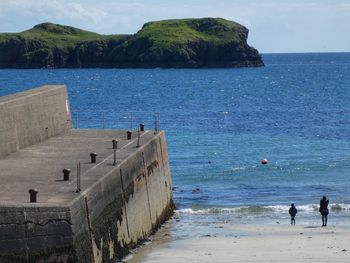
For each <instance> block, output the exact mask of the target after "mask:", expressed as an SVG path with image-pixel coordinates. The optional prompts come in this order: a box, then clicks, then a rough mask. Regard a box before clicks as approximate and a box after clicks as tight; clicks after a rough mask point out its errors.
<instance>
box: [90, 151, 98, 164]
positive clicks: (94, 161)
mask: <svg viewBox="0 0 350 263" xmlns="http://www.w3.org/2000/svg"><path fill="white" fill-rule="evenodd" d="M90 157H91V163H96V157H97V153H90Z"/></svg>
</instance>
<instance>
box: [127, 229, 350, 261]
mask: <svg viewBox="0 0 350 263" xmlns="http://www.w3.org/2000/svg"><path fill="white" fill-rule="evenodd" d="M177 224H181V222H179V223H177ZM172 227H176V225H174V226H172ZM215 228H220V229H222V230H224V233H226V234H225V235H212V234H205V233H204V234H203V235H202V236H197V237H190V236H188V237H182V238H174V237H172V234H171V231H170V232H169V229H166V228H163V229H161V230H160V231H159V232H158V233H157V234H156V235H155V236H153V238H152V239H153V240H152V242H149V243H148V244H146V245H144V246H143V247H141V248H139V249H138V250H136V251H135V253H134V254H132V255H131V256H130V257H129V258H128V259H125V261H124V262H128V263H140V262H143V263H151V262H152V263H164V262H166V263H179V262H186V263H191V262H332V263H333V262H343V263H344V262H350V228H349V227H343V226H331V225H330V226H327V227H320V226H307V225H296V226H291V225H288V224H283V225H282V224H275V225H272V224H271V225H268V224H266V225H265V224H260V225H258V224H221V225H216V226H215Z"/></svg>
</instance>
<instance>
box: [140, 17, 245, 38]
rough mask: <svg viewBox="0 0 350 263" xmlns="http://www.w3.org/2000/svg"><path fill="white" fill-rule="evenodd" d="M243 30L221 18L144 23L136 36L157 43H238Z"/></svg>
mask: <svg viewBox="0 0 350 263" xmlns="http://www.w3.org/2000/svg"><path fill="white" fill-rule="evenodd" d="M245 30H246V29H245V28H244V27H243V26H241V25H239V24H237V23H235V22H232V21H228V20H225V19H222V18H202V19H174V20H163V21H157V22H149V23H146V24H145V25H144V26H143V28H142V29H141V30H140V31H139V32H138V33H137V35H138V36H140V37H148V38H150V39H152V40H153V41H155V42H158V43H173V44H186V43H188V42H193V41H206V42H215V43H220V42H221V43H222V42H228V41H236V42H238V41H240V39H241V37H240V34H241V33H242V32H245Z"/></svg>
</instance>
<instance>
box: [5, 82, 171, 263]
mask: <svg viewBox="0 0 350 263" xmlns="http://www.w3.org/2000/svg"><path fill="white" fill-rule="evenodd" d="M61 88H62V89H64V91H63V92H64V93H65V92H66V91H65V88H64V87H61ZM45 89H50V87H46V88H45ZM48 92H49V91H48ZM32 96H33V94H32ZM64 103H66V102H65V101H64ZM66 113H67V112H65V113H64V114H66ZM2 114H4V113H2ZM62 114H63V113H62ZM1 116H3V115H1ZM112 139H117V140H118V150H117V159H116V164H115V165H113V157H112V156H113V154H111V153H112V152H113V150H112V144H111V140H112ZM141 141H142V143H141V146H139V147H138V145H137V137H136V136H135V135H134V134H133V136H132V138H131V139H127V138H126V135H125V131H113V130H105V131H96V130H95V131H88V130H68V131H67V130H64V129H63V130H62V133H61V134H58V135H57V136H53V137H51V138H49V139H46V140H45V141H43V142H41V143H38V144H34V145H32V146H29V147H26V148H24V149H22V150H21V149H20V150H18V151H17V152H16V153H12V154H10V155H8V156H6V157H3V158H1V159H0V169H4V173H2V174H1V175H0V180H4V179H6V178H2V177H7V178H9V175H12V180H8V182H6V181H5V183H4V184H2V186H1V188H0V262H88V263H89V262H94V263H97V262H115V260H116V259H120V258H122V257H123V256H124V255H125V254H126V253H128V250H129V249H130V248H132V247H134V246H135V245H136V244H138V243H139V242H140V241H142V240H144V239H145V238H147V237H148V236H149V235H150V234H151V233H152V232H154V231H155V230H156V229H157V228H158V227H159V225H160V224H161V223H162V222H164V221H165V220H166V219H167V218H168V217H169V216H170V215H171V214H172V212H173V208H174V205H173V201H172V182H171V177H170V171H169V162H168V155H167V146H166V140H165V134H164V132H158V133H156V134H155V133H154V132H153V131H145V132H144V133H142V135H141ZM92 150H94V151H96V152H97V153H98V161H97V163H96V164H94V163H90V161H87V160H84V158H85V155H86V153H89V152H90V151H92ZM86 159H87V158H86ZM15 160H21V164H22V165H23V166H21V167H18V165H17V164H16V163H15ZM78 160H79V161H82V165H83V171H82V175H81V191H80V192H76V179H75V177H74V176H75V175H74V171H73V169H72V174H73V175H74V176H71V178H70V180H69V181H62V180H60V179H61V176H62V175H61V173H62V171H61V168H63V167H66V168H67V167H69V165H71V167H69V168H73V167H74V165H75V164H76V162H77V161H78ZM43 166H45V169H43ZM37 167H39V168H37ZM30 186H38V191H39V194H38V202H37V203H29V197H28V188H29V187H30ZM23 196H25V199H24V197H23ZM25 200H28V201H25Z"/></svg>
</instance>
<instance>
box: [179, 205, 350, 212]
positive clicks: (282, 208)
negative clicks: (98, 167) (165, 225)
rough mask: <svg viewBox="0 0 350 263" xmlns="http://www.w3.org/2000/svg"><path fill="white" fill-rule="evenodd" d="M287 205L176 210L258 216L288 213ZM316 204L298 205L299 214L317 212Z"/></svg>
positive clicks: (338, 209)
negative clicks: (261, 214) (259, 214)
mask: <svg viewBox="0 0 350 263" xmlns="http://www.w3.org/2000/svg"><path fill="white" fill-rule="evenodd" d="M289 208H290V206H289V205H269V206H239V207H206V208H183V209H179V210H176V212H177V213H179V214H240V213H241V214H244V213H248V214H254V213H256V214H258V213H288V210H289ZM318 208H319V206H318V204H307V205H299V206H297V209H298V211H299V212H306V213H312V212H318ZM329 208H330V210H331V211H333V212H341V211H345V212H350V204H336V203H334V204H330V205H329Z"/></svg>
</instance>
